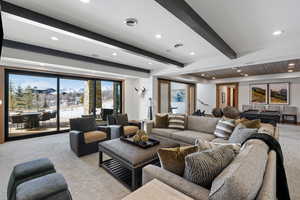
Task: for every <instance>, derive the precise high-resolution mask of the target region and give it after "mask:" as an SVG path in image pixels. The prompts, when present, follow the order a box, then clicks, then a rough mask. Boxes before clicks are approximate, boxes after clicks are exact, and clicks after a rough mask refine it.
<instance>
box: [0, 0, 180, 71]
mask: <svg viewBox="0 0 300 200" xmlns="http://www.w3.org/2000/svg"><path fill="white" fill-rule="evenodd" d="M2 11H3V12H7V13H9V14H13V15H16V16H19V17H22V18H26V19H29V20H32V21H35V22H38V23H41V24H45V25H48V26H51V27H55V28H58V29H61V30H65V31H68V32H71V33H74V34H77V35H81V36H84V37H87V38H91V39H94V40H96V41H99V42H103V43H106V44H109V45H112V46H115V47H119V48H121V49H124V50H126V51H130V52H133V53H134V54H137V55H141V56H144V57H148V58H151V59H154V60H156V61H158V62H162V63H166V64H172V65H176V66H179V67H184V64H183V63H180V62H177V61H175V60H172V59H169V58H166V57H163V56H160V55H158V54H155V53H152V52H149V51H146V50H144V49H141V48H138V47H135V46H132V45H129V44H126V43H124V42H121V41H118V40H115V39H111V38H108V37H106V36H104V35H101V34H98V33H95V32H92V31H89V30H86V29H83V28H81V27H78V26H75V25H72V24H69V23H66V22H63V21H60V20H58V19H55V18H52V17H49V16H46V15H43V14H40V13H37V12H35V11H32V10H29V9H26V8H22V7H20V6H17V5H14V4H11V3H8V2H5V1H2Z"/></svg>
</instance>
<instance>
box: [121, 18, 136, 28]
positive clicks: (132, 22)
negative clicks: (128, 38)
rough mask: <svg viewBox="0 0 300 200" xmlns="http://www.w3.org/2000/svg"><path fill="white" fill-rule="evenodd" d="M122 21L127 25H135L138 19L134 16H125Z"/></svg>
mask: <svg viewBox="0 0 300 200" xmlns="http://www.w3.org/2000/svg"><path fill="white" fill-rule="evenodd" d="M124 23H125V24H126V25H127V26H131V27H132V26H135V25H137V23H138V20H137V19H136V18H127V19H125V21H124Z"/></svg>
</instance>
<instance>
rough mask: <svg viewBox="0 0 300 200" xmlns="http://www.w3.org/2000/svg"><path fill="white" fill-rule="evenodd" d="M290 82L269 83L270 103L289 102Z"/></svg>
mask: <svg viewBox="0 0 300 200" xmlns="http://www.w3.org/2000/svg"><path fill="white" fill-rule="evenodd" d="M289 88H290V84H289V83H271V84H269V103H270V104H289Z"/></svg>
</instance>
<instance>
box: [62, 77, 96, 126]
mask: <svg viewBox="0 0 300 200" xmlns="http://www.w3.org/2000/svg"><path fill="white" fill-rule="evenodd" d="M59 86H60V89H59V103H60V105H59V108H60V109H59V117H60V118H59V119H60V120H59V123H60V130H65V129H69V128H70V125H69V121H70V119H72V118H78V117H93V116H94V114H93V112H94V81H93V80H78V79H70V78H68V79H66V78H60V79H59Z"/></svg>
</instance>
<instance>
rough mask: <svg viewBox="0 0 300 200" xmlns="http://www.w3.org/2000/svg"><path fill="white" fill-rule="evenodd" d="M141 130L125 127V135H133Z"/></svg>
mask: <svg viewBox="0 0 300 200" xmlns="http://www.w3.org/2000/svg"><path fill="white" fill-rule="evenodd" d="M138 130H139V127H138V126H123V131H124V135H125V136H128V135H133V134H135V133H136V132H137V131H138Z"/></svg>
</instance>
